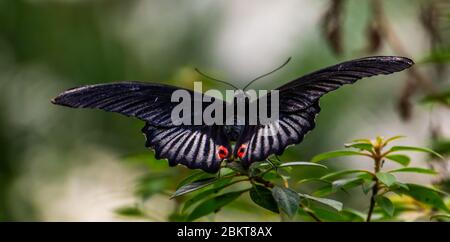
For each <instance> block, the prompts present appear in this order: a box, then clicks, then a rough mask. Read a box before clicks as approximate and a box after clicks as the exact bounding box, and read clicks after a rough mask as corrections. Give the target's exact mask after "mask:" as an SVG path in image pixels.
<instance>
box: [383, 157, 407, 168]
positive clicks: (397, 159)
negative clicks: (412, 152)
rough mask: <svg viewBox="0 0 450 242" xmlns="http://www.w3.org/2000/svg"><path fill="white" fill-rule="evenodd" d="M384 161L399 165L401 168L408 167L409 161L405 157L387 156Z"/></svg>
mask: <svg viewBox="0 0 450 242" xmlns="http://www.w3.org/2000/svg"><path fill="white" fill-rule="evenodd" d="M386 159H388V160H391V161H394V162H397V163H399V164H400V165H402V166H408V165H409V162H410V161H411V159H410V158H409V156H406V155H387V156H386Z"/></svg>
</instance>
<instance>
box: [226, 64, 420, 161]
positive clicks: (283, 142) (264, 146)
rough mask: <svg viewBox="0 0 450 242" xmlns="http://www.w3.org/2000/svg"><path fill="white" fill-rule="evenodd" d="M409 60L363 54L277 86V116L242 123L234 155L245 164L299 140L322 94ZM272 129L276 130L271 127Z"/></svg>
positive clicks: (311, 125) (308, 127)
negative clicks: (263, 122)
mask: <svg viewBox="0 0 450 242" xmlns="http://www.w3.org/2000/svg"><path fill="white" fill-rule="evenodd" d="M413 64H414V62H413V61H412V60H410V59H408V58H405V57H397V56H375V57H366V58H361V59H356V60H351V61H347V62H343V63H340V64H338V65H334V66H330V67H327V68H324V69H321V70H319V71H316V72H313V73H311V74H308V75H305V76H302V77H300V78H298V79H296V80H293V81H291V82H289V83H287V84H285V85H283V86H281V87H279V88H277V90H278V91H279V120H278V121H277V122H271V123H269V124H267V125H248V126H246V127H245V128H244V131H243V132H242V134H241V137H240V138H239V140H238V142H237V143H236V146H235V151H234V155H235V156H236V157H238V158H240V159H241V160H242V162H243V164H244V165H246V166H249V165H250V164H251V163H252V162H256V161H262V160H265V159H266V158H267V157H269V156H270V155H272V154H277V155H279V154H281V153H282V152H283V150H284V149H285V148H286V146H288V145H291V144H298V143H300V142H301V141H302V140H303V136H304V135H305V134H306V133H307V132H308V131H310V130H311V129H313V128H314V119H315V117H316V115H317V114H318V113H319V111H320V107H319V99H320V98H321V97H322V96H323V95H325V94H326V93H328V92H331V91H334V90H336V89H338V88H339V87H341V86H343V85H345V84H352V83H354V82H356V81H357V80H359V79H361V78H364V77H371V76H375V75H380V74H383V75H387V74H391V73H394V72H398V71H402V70H404V69H407V68H409V67H411V66H412V65H413ZM270 98H271V96H270V93H269V94H268V96H267V100H268V101H267V103H271V100H270ZM273 129H276V130H275V131H271V130H273ZM273 134H275V135H273Z"/></svg>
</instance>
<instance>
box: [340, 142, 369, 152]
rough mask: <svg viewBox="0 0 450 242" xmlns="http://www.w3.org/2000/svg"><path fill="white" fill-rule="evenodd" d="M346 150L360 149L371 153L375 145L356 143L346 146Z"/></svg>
mask: <svg viewBox="0 0 450 242" xmlns="http://www.w3.org/2000/svg"><path fill="white" fill-rule="evenodd" d="M345 147H346V148H349V147H351V148H356V149H360V150H367V151H371V150H372V149H373V145H372V144H371V143H366V142H363V143H361V142H354V143H349V144H345Z"/></svg>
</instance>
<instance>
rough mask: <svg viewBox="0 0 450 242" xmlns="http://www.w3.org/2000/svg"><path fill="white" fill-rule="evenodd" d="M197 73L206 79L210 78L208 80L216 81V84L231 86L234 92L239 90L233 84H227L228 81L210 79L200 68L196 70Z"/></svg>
mask: <svg viewBox="0 0 450 242" xmlns="http://www.w3.org/2000/svg"><path fill="white" fill-rule="evenodd" d="M195 71H196V72H197V73H198V74H200V75H202V76H204V77H206V78H208V79H210V80H213V81H216V82H220V83H223V84H226V85H229V86H231V87H233V89H234V90H239V88H237V87H236V86H235V85H233V84H231V83H228V82H226V81H222V80H219V79H216V78H213V77H210V76H208V75H206V74H205V73H203V72H201V71H200V70H199V69H198V68H195Z"/></svg>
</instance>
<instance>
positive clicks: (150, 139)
mask: <svg viewBox="0 0 450 242" xmlns="http://www.w3.org/2000/svg"><path fill="white" fill-rule="evenodd" d="M413 64H414V62H413V61H412V60H411V59H408V58H405V57H397V56H374V57H365V58H361V59H355V60H350V61H347V62H343V63H340V64H337V65H334V66H330V67H326V68H324V69H321V70H319V71H316V72H313V73H310V74H307V75H305V76H302V77H300V78H297V79H295V80H293V81H291V82H288V83H287V84H285V85H283V86H281V87H278V88H277V89H275V90H277V91H278V92H279V117H278V120H277V122H276V125H275V122H273V123H266V124H244V125H236V124H234V125H216V124H212V125H206V124H201V125H183V124H181V125H174V123H173V122H172V119H171V112H172V110H173V109H174V108H175V107H176V105H177V103H176V102H173V101H172V100H171V96H172V94H173V93H174V92H175V91H177V90H185V91H187V92H189V93H190V94H192V95H194V92H193V91H192V90H188V89H185V88H180V87H175V86H170V85H164V84H156V83H143V82H116V83H107V84H96V85H88V86H83V87H78V88H73V89H69V90H67V91H64V92H62V93H61V94H59V95H58V96H57V97H55V98H54V99H52V103H53V104H57V105H62V106H67V107H72V108H96V109H101V110H105V111H109V112H115V113H120V114H122V115H126V116H130V117H135V118H138V119H140V120H142V121H144V122H145V126H144V128H143V129H142V132H143V133H144V135H145V138H146V144H145V146H146V147H148V148H151V149H153V150H154V151H155V157H156V158H157V159H167V160H168V162H169V165H170V166H176V165H178V164H182V165H185V166H187V167H188V168H190V169H202V170H204V171H206V172H209V173H216V172H217V171H218V170H219V169H220V167H221V164H222V162H223V161H225V160H227V161H233V160H236V161H239V162H240V163H241V164H242V166H243V167H247V168H248V167H249V166H250V164H251V163H253V162H257V161H264V160H266V159H267V158H268V157H269V156H271V155H281V154H282V153H283V151H284V150H285V149H286V147H287V146H289V145H294V144H299V143H300V142H302V140H303V137H304V136H305V135H306V134H307V133H308V132H309V131H311V130H312V129H314V127H315V118H316V116H317V115H318V113H319V112H320V106H319V99H320V98H321V97H322V96H323V95H324V94H326V93H328V92H331V91H334V90H336V89H337V88H339V87H341V86H342V85H344V84H353V83H354V82H356V81H357V80H359V79H361V78H364V77H371V76H375V75H380V74H382V75H387V74H392V73H394V72H399V71H402V70H404V69H407V68H409V67H411V66H412V65H413ZM268 74H270V73H268ZM264 76H265V75H264ZM255 80H256V79H255ZM244 90H245V88H244ZM201 95H204V94H201ZM211 100H214V98H211ZM207 106H208V103H207V102H205V103H202V104H201V107H202V110H204V109H205V108H206V107H207ZM274 131H275V132H274ZM269 132H273V133H274V135H266V134H267V133H269ZM232 143H234V149H233V148H232Z"/></svg>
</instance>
